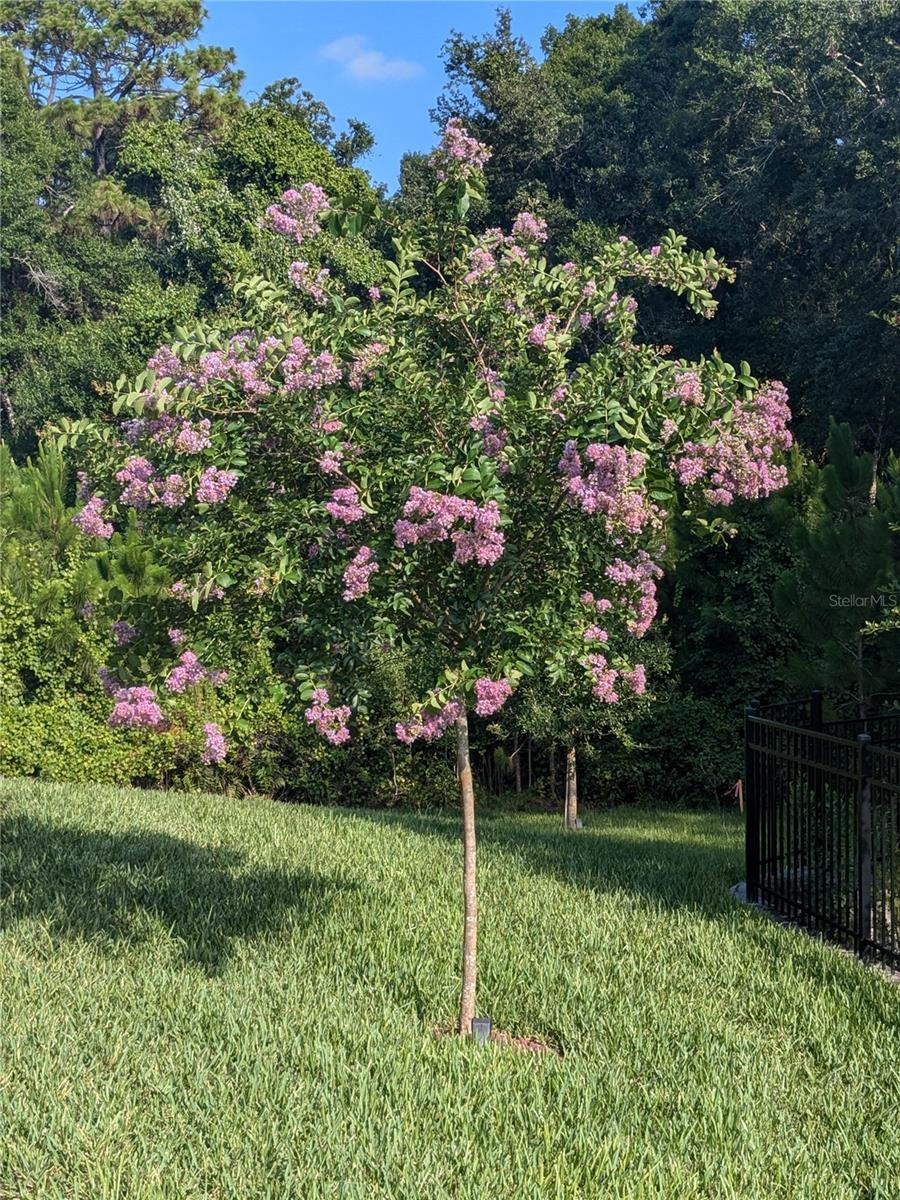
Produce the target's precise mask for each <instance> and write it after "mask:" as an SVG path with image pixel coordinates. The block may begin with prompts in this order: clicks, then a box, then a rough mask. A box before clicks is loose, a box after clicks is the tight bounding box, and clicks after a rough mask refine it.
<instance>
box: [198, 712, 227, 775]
mask: <svg viewBox="0 0 900 1200" xmlns="http://www.w3.org/2000/svg"><path fill="white" fill-rule="evenodd" d="M203 733H204V735H205V739H206V744H205V747H204V750H203V753H202V754H201V756H200V761H201V762H202V763H203V764H204V765H205V766H207V767H209V766H212V764H213V763H220V762H221V761H222V759H223V758H224V757H225V755H226V754H227V753H228V743H227V742H226V741H225V738H224V736H223V734H222V730H221V729H220V728H219V726H218V725H217V724H216V723H215V721H207V723H206V724H205V725H204V726H203Z"/></svg>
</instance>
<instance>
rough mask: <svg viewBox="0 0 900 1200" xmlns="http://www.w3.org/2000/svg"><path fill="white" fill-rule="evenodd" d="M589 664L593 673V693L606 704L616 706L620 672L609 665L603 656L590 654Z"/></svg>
mask: <svg viewBox="0 0 900 1200" xmlns="http://www.w3.org/2000/svg"><path fill="white" fill-rule="evenodd" d="M587 662H588V667H589V669H590V672H591V681H592V686H591V691H592V692H593V694H594V695H595V696H596V697H597V699H598V700H602V701H603V703H604V704H615V703H616V702H617V701H618V699H619V693H618V692H617V691H616V680H617V679H618V678H619V672H618V671H617V670H615V668H614V667H611V666H610V665H609V663H608V662H607V661H606V658H605V657H604V656H603V655H602V654H589V655H588V657H587Z"/></svg>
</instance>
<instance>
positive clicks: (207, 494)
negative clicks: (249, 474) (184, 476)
mask: <svg viewBox="0 0 900 1200" xmlns="http://www.w3.org/2000/svg"><path fill="white" fill-rule="evenodd" d="M236 483H237V474H236V472H234V471H222V470H220V469H219V468H218V467H207V468H206V469H205V470H204V472H203V474H202V475H201V476H200V483H199V485H198V487H197V495H196V497H195V499H196V500H197V503H198V504H221V503H222V501H223V500H225V499H226V497H227V496H228V494H229V492H230V491H231V489H232V488H233V487H234V485H235V484H236Z"/></svg>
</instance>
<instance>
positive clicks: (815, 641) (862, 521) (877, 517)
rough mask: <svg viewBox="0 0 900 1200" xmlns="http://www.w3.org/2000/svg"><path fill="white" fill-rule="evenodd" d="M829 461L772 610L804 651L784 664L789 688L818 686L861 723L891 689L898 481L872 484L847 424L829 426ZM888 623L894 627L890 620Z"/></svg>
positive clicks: (896, 654) (897, 650)
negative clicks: (792, 566) (849, 707)
mask: <svg viewBox="0 0 900 1200" xmlns="http://www.w3.org/2000/svg"><path fill="white" fill-rule="evenodd" d="M827 453H828V464H827V466H825V467H823V468H822V470H821V472H820V477H819V483H818V487H817V489H816V493H815V495H814V498H813V501H812V503H811V505H810V508H809V511H808V512H807V513H806V514H805V515H804V516H803V517H802V518H799V519H798V523H797V526H796V529H795V538H796V545H797V550H798V553H799V564H798V566H797V567H796V568H795V569H794V570H792V571H790V572H789V573H788V574H786V575H785V576H784V577H783V578H782V580H781V582H780V584H779V586H778V588H777V591H776V597H775V601H776V611H777V613H778V615H779V616H780V617H781V618H782V619H783V620H784V621H786V622H787V623H788V624H789V625H790V626H791V627H792V628H793V629H794V630H795V632H796V634H797V636H798V638H799V640H800V643H801V647H802V650H801V652H800V653H798V654H795V655H793V656H791V658H790V659H789V660H788V665H787V670H786V675H787V679H788V681H789V682H790V683H792V684H794V685H796V686H801V687H808V686H813V685H817V686H820V687H823V688H824V689H825V690H826V692H827V693H829V694H830V695H832V696H833V698H834V700H835V702H836V703H837V704H839V705H840V704H842V703H843V704H846V705H849V704H850V703H851V702H852V704H853V705H854V706H855V708H856V709H857V710H858V712H859V714H860V715H861V716H864V715H865V714H866V711H867V709H868V707H869V705H870V702H871V699H872V697H873V695H875V694H876V693H879V692H882V691H887V690H892V688H895V687H896V685H897V665H898V662H900V638H898V631H897V629H896V628H891V627H890V625H891V622H890V620H885V618H886V617H889V616H890V613H891V611H892V610H894V609H896V607H897V603H898V591H900V588H898V571H897V542H898V537H897V530H896V527H892V525H893V522H892V517H891V514H892V513H895V512H896V511H897V504H898V480H897V477H896V473H895V472H893V471H888V472H887V473H886V475H885V477H884V478H882V479H878V478H877V477H876V469H875V464H874V460H873V458H872V456H871V455H870V454H862V455H856V454H855V453H854V449H853V435H852V432H851V429H850V426H849V425H846V424H842V425H838V424H836V423H835V422H834V421H832V424H831V432H830V434H829V438H828V446H827ZM894 625H896V622H894Z"/></svg>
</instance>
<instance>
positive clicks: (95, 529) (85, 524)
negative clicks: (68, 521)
mask: <svg viewBox="0 0 900 1200" xmlns="http://www.w3.org/2000/svg"><path fill="white" fill-rule="evenodd" d="M105 508H106V501H105V500H102V499H101V498H100V497H99V496H92V497H91V498H90V500H88V502H87V504H85V506H84V508H83V509H82V510H81V512H77V513H76V514H75V516H74V517H73V518H72V524H73V525H77V526H78V528H79V529H80V530H81V532H82V533H84V534H86V535H87V536H88V537H99V538H111V537H112V535H113V527H112V525H111V524H110V523H109V521H104V520H103V512H104V510H105Z"/></svg>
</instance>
